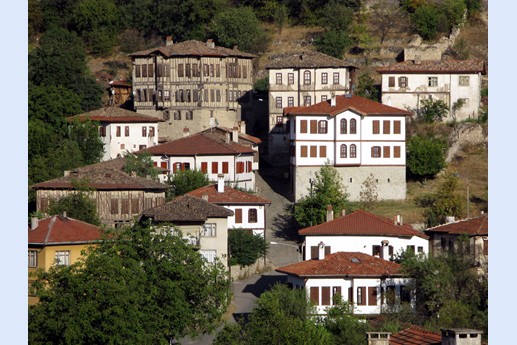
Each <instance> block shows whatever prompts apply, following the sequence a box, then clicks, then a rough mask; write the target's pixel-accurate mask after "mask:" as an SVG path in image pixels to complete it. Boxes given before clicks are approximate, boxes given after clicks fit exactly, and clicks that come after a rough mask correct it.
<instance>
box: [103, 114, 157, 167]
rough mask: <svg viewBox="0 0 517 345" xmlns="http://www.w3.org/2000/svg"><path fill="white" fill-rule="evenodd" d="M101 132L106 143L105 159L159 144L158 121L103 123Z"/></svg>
mask: <svg viewBox="0 0 517 345" xmlns="http://www.w3.org/2000/svg"><path fill="white" fill-rule="evenodd" d="M99 134H100V138H101V140H102V142H103V144H104V155H103V157H102V160H103V161H107V160H110V159H114V158H117V157H122V156H124V154H126V153H127V152H135V151H138V150H143V149H145V148H148V147H152V146H155V145H158V123H108V124H106V123H103V124H101V126H100V127H99Z"/></svg>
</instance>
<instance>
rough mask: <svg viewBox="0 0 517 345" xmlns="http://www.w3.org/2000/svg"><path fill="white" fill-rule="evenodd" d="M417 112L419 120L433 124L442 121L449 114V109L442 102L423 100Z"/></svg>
mask: <svg viewBox="0 0 517 345" xmlns="http://www.w3.org/2000/svg"><path fill="white" fill-rule="evenodd" d="M420 103H421V104H422V105H421V106H420V108H419V109H418V111H417V118H418V120H419V121H421V122H425V123H433V122H439V121H442V119H443V118H444V117H446V116H447V114H448V113H449V107H448V106H447V104H445V102H444V101H442V100H434V99H422V100H420Z"/></svg>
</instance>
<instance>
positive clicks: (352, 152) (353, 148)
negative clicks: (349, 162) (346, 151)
mask: <svg viewBox="0 0 517 345" xmlns="http://www.w3.org/2000/svg"><path fill="white" fill-rule="evenodd" d="M356 157H357V148H356V146H355V144H352V145H350V158H356Z"/></svg>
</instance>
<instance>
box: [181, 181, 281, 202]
mask: <svg viewBox="0 0 517 345" xmlns="http://www.w3.org/2000/svg"><path fill="white" fill-rule="evenodd" d="M188 195H192V196H195V197H198V198H203V195H206V196H207V197H208V202H211V203H214V204H239V205H243V204H271V201H270V200H267V199H264V198H262V197H260V196H258V195H254V194H250V193H246V192H241V191H240V190H237V189H234V188H231V187H228V186H224V192H223V193H219V192H218V191H217V184H213V185H209V186H205V187H201V188H198V189H196V190H193V191H191V192H189V193H188Z"/></svg>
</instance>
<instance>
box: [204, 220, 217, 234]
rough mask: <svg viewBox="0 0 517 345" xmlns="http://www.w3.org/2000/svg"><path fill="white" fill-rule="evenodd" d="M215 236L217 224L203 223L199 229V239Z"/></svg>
mask: <svg viewBox="0 0 517 345" xmlns="http://www.w3.org/2000/svg"><path fill="white" fill-rule="evenodd" d="M216 236H217V224H216V223H205V224H203V228H202V229H201V237H216Z"/></svg>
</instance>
